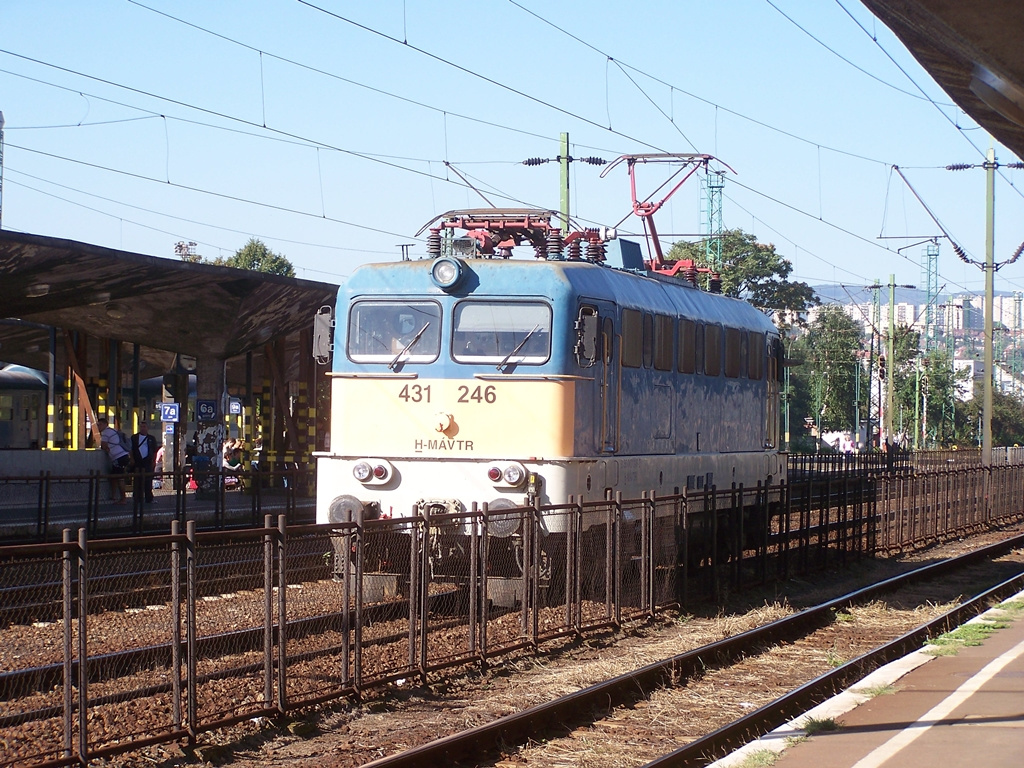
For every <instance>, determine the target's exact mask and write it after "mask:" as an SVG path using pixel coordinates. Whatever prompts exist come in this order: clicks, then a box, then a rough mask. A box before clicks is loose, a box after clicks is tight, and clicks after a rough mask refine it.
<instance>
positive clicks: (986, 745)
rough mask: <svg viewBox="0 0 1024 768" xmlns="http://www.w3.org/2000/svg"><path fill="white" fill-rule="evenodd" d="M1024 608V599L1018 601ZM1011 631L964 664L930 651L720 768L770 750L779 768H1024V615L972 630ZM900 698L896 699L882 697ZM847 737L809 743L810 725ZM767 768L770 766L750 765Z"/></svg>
mask: <svg viewBox="0 0 1024 768" xmlns="http://www.w3.org/2000/svg"><path fill="white" fill-rule="evenodd" d="M1010 600H1011V601H1014V602H1017V603H1019V602H1021V601H1024V592H1021V593H1018V594H1017V595H1015V596H1014V597H1013V598H1011V599H1010ZM979 621H994V622H1005V623H1007V624H1008V626H1006V627H1004V628H1001V629H997V630H995V631H994V632H993V633H992V634H991V635H989V636H988V637H987V638H985V639H984V640H983V641H982V642H981V644H980V645H975V646H966V645H965V646H961V647H959V649H958V651H957V652H956V654H955V655H949V656H935V655H933V654H930V653H928V652H927V650H920V651H916V652H914V653H912V654H910V655H909V656H906V657H904V658H903V659H899V660H897V661H895V662H893V663H891V664H888V665H886V666H885V667H882V668H881V669H879V670H877V671H875V672H873V673H872V674H870V675H868V676H867V677H866V678H864V679H863V680H862V681H860V682H859V683H857V684H856V685H854V686H852V687H851V688H850V689H849V690H847V691H844V692H843V693H841V694H839V695H837V696H835V697H833V698H832V699H830V700H829V701H826V702H824V703H823V704H821V705H819V706H818V707H815V708H814V709H812V710H811V711H810V712H808V713H806V714H804V715H802V716H801V717H798V718H796V719H795V720H793V721H792V722H791V723H788V724H786V725H783V726H781V727H780V728H778V729H776V730H775V731H773V732H772V733H770V734H767V735H766V736H764V737H763V738H761V739H759V740H758V741H755V742H752V743H750V744H747V745H746V746H745V747H743V748H742V749H740V750H737V751H736V752H734V753H732V754H731V755H729V756H728V757H726V758H723V759H722V760H719V761H718V762H716V763H714V765H715V766H716V768H727V767H728V766H734V767H735V766H739V765H741V764H742V763H743V762H744V760H747V759H751V755H752V754H754V753H757V752H763V751H764V750H772V751H774V752H781V754H780V755H779V756H778V758H777V759H776V761H775V762H774V766H775V768H882V767H883V766H885V767H886V768H896V767H897V766H898V767H899V768H918V766H920V767H921V768H925V767H927V768H935V767H936V766H943V767H945V766H949V767H950V768H952V766H970V765H985V766H986V768H1010V766H1013V768H1019V766H1021V765H1024V611H1021V610H1017V611H1005V610H1002V609H1000V608H998V607H996V608H993V609H991V610H989V611H986V612H985V613H984V614H982V615H981V616H979V617H977V618H976V619H972V621H971V622H969V623H974V622H979ZM883 690H895V693H888V692H887V693H880V691H883ZM811 718H813V719H814V720H817V721H827V720H829V719H831V720H834V721H835V722H836V723H837V724H838V725H839V728H838V729H836V730H832V731H818V732H817V733H815V734H814V735H812V736H808V737H806V738H805V731H804V730H803V727H804V725H805V724H806V723H807V721H808V719H811ZM747 764H748V765H750V764H756V765H762V764H763V765H767V764H769V763H766V762H751V763H747Z"/></svg>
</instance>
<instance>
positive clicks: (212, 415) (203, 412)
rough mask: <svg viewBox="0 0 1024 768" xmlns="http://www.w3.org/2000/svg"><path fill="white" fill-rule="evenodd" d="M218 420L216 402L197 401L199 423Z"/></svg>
mask: <svg viewBox="0 0 1024 768" xmlns="http://www.w3.org/2000/svg"><path fill="white" fill-rule="evenodd" d="M216 418H217V401H216V400H197V401H196V419H198V420H199V421H213V420H214V419H216Z"/></svg>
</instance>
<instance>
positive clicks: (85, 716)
mask: <svg viewBox="0 0 1024 768" xmlns="http://www.w3.org/2000/svg"><path fill="white" fill-rule="evenodd" d="M87 535H88V532H87V531H86V529H85V528H79V529H78V553H77V554H78V558H77V563H76V566H77V567H76V571H77V575H78V759H79V760H80V761H82V763H83V765H84V764H86V763H87V758H88V754H89V690H88V689H89V659H88V656H89V642H88V641H89V635H88V629H87V623H88V622H87V621H86V617H87V616H88V613H89V586H88V575H89V566H88V556H89V541H88V538H87Z"/></svg>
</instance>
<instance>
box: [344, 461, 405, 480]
mask: <svg viewBox="0 0 1024 768" xmlns="http://www.w3.org/2000/svg"><path fill="white" fill-rule="evenodd" d="M394 474H395V468H394V467H393V466H391V462H389V461H387V460H386V459H360V460H359V461H357V462H356V463H355V464H353V465H352V477H354V478H355V479H356V480H358V481H359V482H360V483H363V484H364V485H384V484H385V483H387V482H390V481H391V479H392V476H393V475H394Z"/></svg>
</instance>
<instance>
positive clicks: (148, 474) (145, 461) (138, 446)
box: [132, 421, 157, 504]
mask: <svg viewBox="0 0 1024 768" xmlns="http://www.w3.org/2000/svg"><path fill="white" fill-rule="evenodd" d="M156 451H157V446H156V438H155V437H153V436H152V435H151V434H149V425H147V424H146V422H144V421H141V422H139V431H138V433H137V434H135V435H132V466H133V467H134V469H135V498H136V499H139V498H142V496H143V494H145V497H146V503H147V504H152V503H153V472H154V471H155V469H156Z"/></svg>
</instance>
